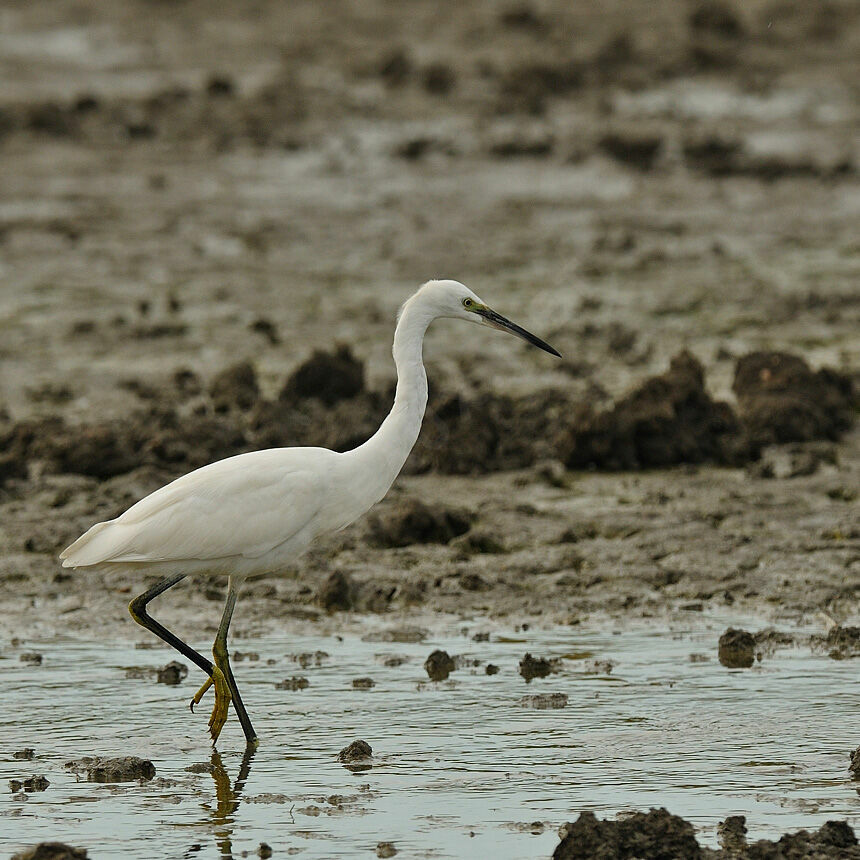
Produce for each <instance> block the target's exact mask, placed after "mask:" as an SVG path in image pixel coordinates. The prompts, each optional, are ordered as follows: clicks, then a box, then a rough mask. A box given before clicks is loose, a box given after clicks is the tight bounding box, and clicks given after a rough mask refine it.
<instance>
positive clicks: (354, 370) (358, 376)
mask: <svg viewBox="0 0 860 860" xmlns="http://www.w3.org/2000/svg"><path fill="white" fill-rule="evenodd" d="M362 391H364V363H363V362H361V361H360V360H359V359H357V358H356V357H355V356H354V355H353V354H352V350H351V349H350V348H349V347H348V346H344V345H341V346H338V347H337V348H336V349H335V350H334V352H325V351H323V350H316V351H315V352H314V353H313V355H312V356H311V357H310V358H309V359H308V360H307V361H306V362H304V363H303V364H302V365H301V366H299V367H298V368H297V369H296V371H295V372H294V373H293V374H292V376H290V378H289V379H287V381H286V383H285V385H284V387H283V389H281V393H280V396H279V399H280V400H301V399H304V398H308V397H313V398H316V399H317V400H321V401H322V402H323V403H324V404H325V405H326V406H333V405H334V404H335V403H337V402H338V401H340V400H347V399H349V398H351V397H355V396H356V395H358V394H360V393H361V392H362Z"/></svg>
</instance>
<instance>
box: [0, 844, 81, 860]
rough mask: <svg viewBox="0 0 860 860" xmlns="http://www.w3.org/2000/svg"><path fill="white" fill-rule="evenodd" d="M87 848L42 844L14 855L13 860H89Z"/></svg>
mask: <svg viewBox="0 0 860 860" xmlns="http://www.w3.org/2000/svg"><path fill="white" fill-rule="evenodd" d="M88 856H89V855H88V854H87V850H86V848H73V847H72V846H71V845H66V843H65V842H40V843H39V844H38V845H34V846H33V847H32V848H27V849H26V850H24V851H21V852H20V853H18V854H13V855H12V860H87V857H88Z"/></svg>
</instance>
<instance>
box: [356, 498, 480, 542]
mask: <svg viewBox="0 0 860 860" xmlns="http://www.w3.org/2000/svg"><path fill="white" fill-rule="evenodd" d="M470 525H471V517H470V516H469V515H468V514H467V513H465V512H463V511H460V510H456V509H454V508H448V507H445V506H444V505H428V504H426V503H425V502H422V501H421V500H420V499H406V500H405V501H402V502H399V503H398V504H397V505H395V506H393V507H391V508H388V509H383V510H382V511H380V512H378V513H374V514H372V515H371V516H370V517H369V519H368V527H369V533H370V534H369V537H370V541H371V543H374V544H376V546H382V547H397V546H408V545H409V544H413V543H449V542H450V541H451V540H453V539H454V538H455V537H458V536H459V535H462V534H465V533H466V532H467V531H468V530H469V526H470Z"/></svg>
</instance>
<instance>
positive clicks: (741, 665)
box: [717, 627, 756, 669]
mask: <svg viewBox="0 0 860 860" xmlns="http://www.w3.org/2000/svg"><path fill="white" fill-rule="evenodd" d="M755 644H756V643H755V636H753V635H752V633H749V632H747V631H746V630H736V629H735V628H734V627H729V629H728V630H726V632H725V633H723V635H722V636H720V642H719V647H718V651H717V654H718V656H719V660H720V663H722V664H723V666H725V667H726V668H728V669H749V667H750V666H752V664H753V663H755Z"/></svg>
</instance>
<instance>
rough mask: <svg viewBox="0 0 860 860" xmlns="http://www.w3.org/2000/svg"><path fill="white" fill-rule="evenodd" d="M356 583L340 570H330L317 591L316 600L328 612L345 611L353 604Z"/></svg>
mask: <svg viewBox="0 0 860 860" xmlns="http://www.w3.org/2000/svg"><path fill="white" fill-rule="evenodd" d="M355 593H356V585H355V583H354V582H353V580H352V577H351V576H350V575H349V574H347V573H344V572H343V571H340V570H335V571H332V572H331V573H330V574H329V575H328V577H326V580H325V582H323V584H322V585H321V586H320V588H319V591H318V592H317V602H318V603H319V605H320V606H322V608H323V609H325V610H327V611H328V612H337V611H342V612H346V611H348V610H350V609H352V608H353V606H354V605H355Z"/></svg>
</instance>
